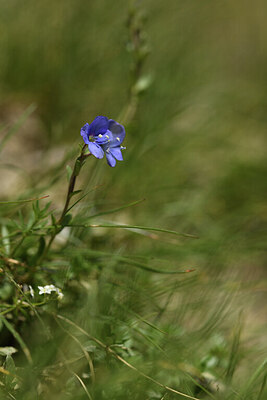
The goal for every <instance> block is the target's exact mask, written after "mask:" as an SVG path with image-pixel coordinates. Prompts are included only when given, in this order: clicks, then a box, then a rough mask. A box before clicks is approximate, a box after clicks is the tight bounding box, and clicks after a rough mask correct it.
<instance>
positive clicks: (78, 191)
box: [70, 190, 82, 197]
mask: <svg viewBox="0 0 267 400" xmlns="http://www.w3.org/2000/svg"><path fill="white" fill-rule="evenodd" d="M81 192H82V190H74V192H72V193H71V195H70V197H73V196H75V195H76V194H78V193H81Z"/></svg>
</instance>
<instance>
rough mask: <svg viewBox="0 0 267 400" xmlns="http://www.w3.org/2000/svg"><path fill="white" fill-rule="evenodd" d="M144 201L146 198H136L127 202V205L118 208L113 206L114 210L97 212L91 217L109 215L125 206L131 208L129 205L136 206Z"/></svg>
mask: <svg viewBox="0 0 267 400" xmlns="http://www.w3.org/2000/svg"><path fill="white" fill-rule="evenodd" d="M143 201H145V199H141V200H136V201H133V202H132V203H129V204H126V205H124V206H121V207H117V208H113V209H112V210H108V211H102V212H99V213H97V214H94V215H91V216H90V219H91V218H95V217H99V216H101V215H107V214H113V213H116V212H118V211H121V210H124V209H125V208H129V207H133V206H136V205H137V204H139V203H142V202H143Z"/></svg>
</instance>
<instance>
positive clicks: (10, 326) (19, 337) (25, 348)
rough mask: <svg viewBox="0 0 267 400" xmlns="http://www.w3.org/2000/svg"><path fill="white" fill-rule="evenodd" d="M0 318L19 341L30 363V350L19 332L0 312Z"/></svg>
mask: <svg viewBox="0 0 267 400" xmlns="http://www.w3.org/2000/svg"><path fill="white" fill-rule="evenodd" d="M0 318H1V320H2V321H3V323H4V325H5V326H6V328H7V329H8V330H9V332H10V333H11V334H12V335H13V336H14V338H15V339H16V340H17V342H18V343H19V345H20V347H21V348H22V350H23V352H24V354H25V356H26V358H27V360H28V361H29V363H32V357H31V354H30V351H29V349H28V347H27V346H26V344H25V342H24V340H23V339H22V337H21V336H20V334H19V333H18V332H17V331H16V330H15V328H14V327H13V326H12V325H11V324H10V322H8V320H7V319H6V318H5V317H4V316H3V315H1V314H0Z"/></svg>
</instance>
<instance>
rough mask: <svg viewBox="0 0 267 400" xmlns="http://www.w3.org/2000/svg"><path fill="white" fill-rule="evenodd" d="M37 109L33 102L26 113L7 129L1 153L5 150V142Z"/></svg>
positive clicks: (1, 144)
mask: <svg viewBox="0 0 267 400" xmlns="http://www.w3.org/2000/svg"><path fill="white" fill-rule="evenodd" d="M35 109H36V106H35V104H31V105H30V106H29V107H28V108H27V109H26V110H25V111H24V113H23V114H22V115H21V116H20V117H19V119H18V121H17V122H16V123H15V124H14V125H13V126H12V127H11V128H10V129H9V130H8V131H7V133H6V134H5V136H4V137H3V139H2V140H1V141H0V153H1V151H2V150H3V148H4V146H5V144H6V143H7V142H8V140H9V139H11V137H12V136H13V135H14V134H15V133H16V132H17V131H18V129H19V128H20V127H21V126H22V125H23V124H24V122H25V121H26V120H27V118H28V117H29V116H30V115H31V114H32V113H33V111H34V110H35Z"/></svg>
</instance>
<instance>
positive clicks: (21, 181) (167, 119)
mask: <svg viewBox="0 0 267 400" xmlns="http://www.w3.org/2000/svg"><path fill="white" fill-rule="evenodd" d="M131 4H132V3H130V2H128V1H125V0H117V1H115V2H110V1H107V0H106V1H104V0H98V1H89V0H88V1H84V0H64V1H63V0H57V1H52V0H44V1H38V2H36V1H35V0H25V1H21V0H9V1H4V0H1V1H0V90H1V98H0V104H1V109H0V121H1V124H2V125H6V124H12V123H13V122H14V121H16V120H17V119H18V118H19V116H20V115H21V113H22V112H23V111H24V110H25V109H26V108H27V107H28V106H29V105H30V104H32V103H34V104H35V105H36V109H35V111H34V113H32V114H31V116H30V117H29V119H27V121H26V122H25V124H24V125H23V126H22V127H21V129H20V130H19V131H18V132H17V133H16V134H15V135H14V136H13V137H12V140H11V141H10V144H9V146H7V150H6V152H4V153H3V155H2V160H1V162H0V177H1V181H2V190H1V198H3V199H10V198H12V196H13V197H14V196H15V197H16V198H17V197H18V196H19V195H20V194H19V191H20V193H21V195H23V193H24V194H25V193H27V194H31V193H33V192H34V193H38V194H40V195H44V194H49V195H50V198H51V200H52V201H54V204H56V205H57V206H58V207H59V206H60V204H61V202H62V198H61V195H59V194H58V193H59V188H60V191H61V190H62V187H63V185H65V176H64V175H65V172H64V168H63V169H62V171H54V174H55V175H58V176H59V177H60V178H61V180H56V181H55V182H54V181H53V179H52V178H54V175H53V177H52V176H51V175H49V174H48V176H46V175H45V171H46V169H47V170H49V171H50V170H51V171H52V168H53V166H55V165H57V162H59V161H60V160H63V159H64V154H67V153H68V151H69V150H70V149H71V150H72V149H73V151H74V154H75V151H77V148H78V143H79V142H81V140H80V133H79V131H80V128H81V126H83V125H84V123H85V122H89V123H90V122H91V121H92V120H93V119H94V118H95V116H97V115H105V116H108V117H109V118H113V119H116V120H118V121H119V122H120V120H119V118H120V116H121V115H122V112H123V110H124V109H125V105H127V103H128V101H129V96H130V95H129V91H130V88H131V84H132V83H131V82H132V73H131V69H132V68H133V57H132V53H131V42H130V41H129V32H128V29H127V20H128V18H129V9H131ZM135 4H137V5H138V7H139V11H138V12H141V14H144V15H143V16H144V20H143V22H142V37H143V39H144V40H145V41H146V42H147V46H148V47H149V51H150V53H149V55H148V57H147V59H146V61H145V63H144V66H143V68H142V72H141V75H140V77H142V78H143V79H144V80H145V82H148V83H151V84H150V86H149V87H148V88H147V90H145V91H144V93H142V94H141V95H140V100H139V104H138V108H137V111H136V113H135V115H134V117H133V119H132V120H131V121H129V122H128V123H127V121H126V123H125V127H126V132H127V136H126V141H125V143H126V146H127V150H125V152H124V162H123V163H117V166H116V168H114V169H112V168H110V167H108V166H107V165H106V163H105V161H104V160H102V161H99V160H88V162H87V164H86V167H85V168H84V170H86V172H83V177H84V185H88V186H89V187H90V186H92V185H100V184H101V185H102V187H101V190H100V191H99V192H96V193H94V194H93V195H92V197H91V198H90V199H88V205H90V207H94V208H93V210H95V209H97V210H100V211H101V210H107V209H112V208H115V207H117V206H120V205H123V204H127V203H130V202H132V201H135V200H139V199H145V201H143V202H142V203H140V204H139V205H137V206H135V207H133V208H130V209H127V210H126V211H124V212H121V213H119V214H118V215H115V216H112V218H113V219H112V218H111V217H108V218H107V221H111V220H113V221H116V222H118V223H130V224H135V225H147V226H155V227H160V228H166V229H173V230H177V231H178V232H186V233H191V234H194V235H197V236H198V237H199V239H186V240H178V239H173V238H170V237H169V236H164V235H158V234H155V235H154V236H153V235H139V234H136V233H131V232H128V233H127V232H126V233H119V232H117V230H116V231H115V233H114V231H112V232H109V231H108V230H107V231H103V230H101V231H99V232H97V233H96V234H95V235H93V236H92V237H90V239H88V241H89V242H88V246H91V248H98V249H102V250H106V251H110V252H116V253H117V252H121V251H122V252H124V253H127V254H134V255H137V254H138V255H139V256H140V257H141V256H142V257H146V258H147V259H149V260H150V261H151V263H152V264H153V263H154V261H153V260H154V259H155V260H156V261H155V266H159V263H160V261H158V260H160V259H164V260H167V264H166V263H165V264H164V265H163V267H162V268H167V269H168V268H169V269H170V268H178V269H185V268H195V269H196V272H195V273H193V274H192V276H193V275H194V276H193V277H191V276H190V278H188V281H187V279H184V278H183V279H184V280H182V281H179V280H178V281H177V285H178V287H179V284H181V287H182V288H181V291H180V292H179V290H178V292H179V293H178V294H177V298H175V299H174V300H173V304H172V307H171V309H170V310H169V312H168V315H169V317H168V319H167V320H168V323H169V324H170V325H173V326H176V323H177V324H178V325H179V324H181V325H184V326H186V332H187V333H186V335H185V337H184V338H183V341H182V346H180V347H179V346H178V344H177V346H178V348H179V352H178V353H179V354H175V352H174V353H173V357H174V358H175V359H178V360H179V362H183V361H184V360H185V359H187V357H189V358H190V354H189V353H190V352H192V353H194V352H196V353H195V354H194V356H195V357H196V358H197V357H198V355H197V354H198V352H200V353H201V349H203V352H204V353H205V351H206V350H205V344H206V342H205V332H204V333H203V332H202V333H200V334H199V336H194V334H196V332H198V329H200V325H201V322H202V321H203V320H205V318H206V319H207V320H208V318H209V317H210V318H212V317H214V318H215V319H216V318H217V320H218V322H219V320H220V319H221V318H222V319H224V320H225V321H226V322H225V325H223V327H220V328H218V332H219V334H221V335H222V336H223V337H226V338H228V339H229V338H230V339H229V340H230V342H231V337H232V336H231V335H232V333H233V331H232V329H233V327H234V326H235V324H236V323H237V321H239V318H242V321H243V324H244V326H243V330H242V335H241V337H242V346H243V350H244V352H245V355H244V354H243V355H242V356H241V359H242V363H241V367H240V370H239V375H238V376H239V381H240V384H242V383H243V382H244V381H245V380H246V379H247V377H249V376H250V375H251V374H252V373H253V372H254V370H255V369H256V366H257V365H259V363H260V362H261V361H262V360H263V358H264V355H263V352H264V341H263V336H262V334H263V329H264V316H265V314H266V307H264V300H265V299H266V297H265V295H266V269H265V265H266V252H265V246H266V220H267V206H266V193H267V179H266V177H267V164H266V144H267V143H266V125H267V120H266V115H267V113H266V107H267V90H266V89H267V72H266V71H267V39H266V38H267V27H266V12H267V5H266V2H265V1H263V0H257V1H256V2H253V3H252V2H250V1H248V0H236V1H230V0H225V1H219V0H215V1H214V0H213V1H210V0H206V1H201V2H199V1H192V0H187V1H177V0H168V1H167V2H163V1H161V0H153V1H152V0H147V1H140V2H136V3H135ZM2 132H3V131H2ZM2 132H0V135H2ZM68 163H69V164H70V165H72V163H73V161H71V159H70V161H68ZM40 177H41V178H40ZM82 179H83V178H82ZM63 190H65V189H63ZM31 191H32V192H31ZM83 207H84V213H90V212H92V208H90V209H89V210H88V207H86V204H84V203H83ZM137 233H140V232H137ZM80 235H81V233H80ZM264 235H265V236H264ZM136 274H137V275H132V276H131V279H133V281H135V282H139V281H138V279H140V282H141V283H142V284H141V283H140V282H139V283H140V287H141V286H143V287H144V291H145V290H146V289H145V288H146V287H149V288H148V289H147V293H148V296H149V297H150V298H153V299H154V298H156V299H157V300H158V301H159V302H164V301H165V297H164V296H166V292H167V290H168V288H169V287H170V284H171V283H172V278H171V279H170V278H166V277H164V278H161V277H159V276H155V277H153V276H152V277H151V276H146V275H145V277H144V276H143V275H142V277H140V276H139V275H138V273H137V272H136ZM128 278H129V276H128ZM125 280H126V281H127V275H126V276H125ZM179 282H180V283H179ZM181 282H182V283H181ZM186 282H187V283H188V285H187V284H186ZM186 285H187V286H186ZM160 288H165V289H166V291H164V290H163V292H162V294H161V293H160ZM114 290H115V289H114ZM108 293H109V292H108ZM110 296H111V298H112V293H111V294H110ZM230 298H231V300H229V299H230ZM131 301H133V299H132V300H131ZM108 303H109V300H107V303H106V304H108ZM130 303H131V302H130ZM130 303H129V304H130ZM137 303H138V302H137ZM176 303H177V304H176ZM226 303H227V307H226V309H224V311H222V312H221V314H219V316H218V315H217V316H215V314H213V313H215V311H216V310H217V311H218V310H220V306H222V305H225V304H226ZM129 304H128V305H129ZM150 306H151V305H149V302H148V304H147V303H146V302H145V301H144V300H143V301H140V302H139V304H136V305H135V306H134V307H133V308H134V309H135V311H136V312H137V311H138V312H140V313H141V314H142V313H146V312H148V311H149V310H150ZM129 307H130V306H129ZM240 313H241V314H240ZM240 315H242V317H240ZM177 321H178V322H177ZM164 323H167V322H166V321H165V322H164ZM179 326H180V325H179ZM215 330H216V329H215ZM218 332H217V334H218ZM175 346H176V344H175V343H174V342H172V345H171V349H172V352H173V351H174V350H173V349H174V348H175ZM229 346H230V345H229ZM181 347H183V349H184V352H181V351H180V350H181ZM249 349H250V350H249ZM166 351H168V346H167V349H166ZM202 356H203V354H202ZM199 357H200V356H199ZM193 358H194V357H193ZM190 362H193V361H192V360H191V361H190ZM102 379H104V378H102ZM109 384H111V383H110V382H109ZM114 390H115V389H114ZM114 393H115V392H114ZM113 396H114V398H117V397H116V395H115V394H113ZM96 398H97V397H96ZM100 398H102V397H101V396H100V394H99V399H100ZM103 398H105V397H103ZM118 398H120V397H118ZM136 398H139V397H136ZM140 398H141V397H140ZM143 398H144V397H143ZM148 398H151V399H152V398H154V397H153V396H152V395H151V397H149V396H148ZM159 398H160V397H159ZM164 398H165V397H164ZM167 398H169V397H166V399H167ZM223 398H224V397H223ZM251 398H252V397H251Z"/></svg>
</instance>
